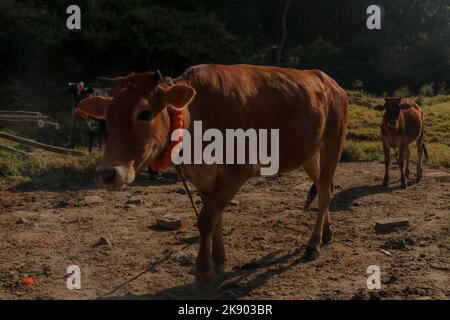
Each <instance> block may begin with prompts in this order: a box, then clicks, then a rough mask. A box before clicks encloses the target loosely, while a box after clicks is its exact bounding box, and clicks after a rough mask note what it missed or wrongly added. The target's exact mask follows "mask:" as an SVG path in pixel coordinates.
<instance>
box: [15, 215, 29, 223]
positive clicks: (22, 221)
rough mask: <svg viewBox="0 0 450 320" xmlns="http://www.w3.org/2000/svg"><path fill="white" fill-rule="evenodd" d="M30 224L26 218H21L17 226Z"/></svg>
mask: <svg viewBox="0 0 450 320" xmlns="http://www.w3.org/2000/svg"><path fill="white" fill-rule="evenodd" d="M28 223H29V222H28V220H27V219H25V218H23V217H20V218H19V219H17V221H16V224H28Z"/></svg>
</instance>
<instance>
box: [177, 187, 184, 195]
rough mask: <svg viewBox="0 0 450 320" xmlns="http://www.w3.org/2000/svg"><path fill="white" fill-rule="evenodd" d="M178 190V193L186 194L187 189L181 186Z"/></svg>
mask: <svg viewBox="0 0 450 320" xmlns="http://www.w3.org/2000/svg"><path fill="white" fill-rule="evenodd" d="M176 192H177V193H178V194H186V190H185V189H184V188H179V189H178V190H177V191H176Z"/></svg>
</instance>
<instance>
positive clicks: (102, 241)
mask: <svg viewBox="0 0 450 320" xmlns="http://www.w3.org/2000/svg"><path fill="white" fill-rule="evenodd" d="M97 246H109V247H110V246H111V241H110V240H109V239H108V238H107V237H100V239H99V240H98V241H97V242H96V243H95V244H94V247H97Z"/></svg>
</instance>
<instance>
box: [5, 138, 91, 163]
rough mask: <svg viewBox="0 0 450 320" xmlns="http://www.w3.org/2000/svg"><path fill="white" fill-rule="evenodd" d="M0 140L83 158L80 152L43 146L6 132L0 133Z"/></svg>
mask: <svg viewBox="0 0 450 320" xmlns="http://www.w3.org/2000/svg"><path fill="white" fill-rule="evenodd" d="M0 138H3V139H6V140H11V141H14V142H18V143H21V144H24V145H28V146H32V147H34V148H37V149H43V150H47V151H50V152H55V153H61V154H66V155H71V156H77V157H84V156H85V154H84V153H83V152H81V151H77V150H71V149H66V148H61V147H55V146H50V145H48V144H44V143H40V142H36V141H33V140H29V139H25V138H21V137H18V136H14V135H12V134H9V133H6V132H0Z"/></svg>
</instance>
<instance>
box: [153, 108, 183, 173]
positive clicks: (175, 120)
mask: <svg viewBox="0 0 450 320" xmlns="http://www.w3.org/2000/svg"><path fill="white" fill-rule="evenodd" d="M171 120H172V124H171V132H173V131H175V130H178V129H180V130H181V129H183V113H182V112H180V111H173V113H172V119H171ZM182 141H183V131H182V130H181V131H180V136H179V138H178V141H170V142H169V145H168V146H167V148H166V149H165V151H164V154H163V155H162V156H161V157H160V158H159V160H157V161H155V162H153V163H152V164H151V165H150V167H151V168H152V170H154V171H161V170H164V169H165V168H167V167H168V166H170V165H171V164H172V150H173V149H174V148H175V147H176V146H177V145H178V144H179V143H180V142H182Z"/></svg>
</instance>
